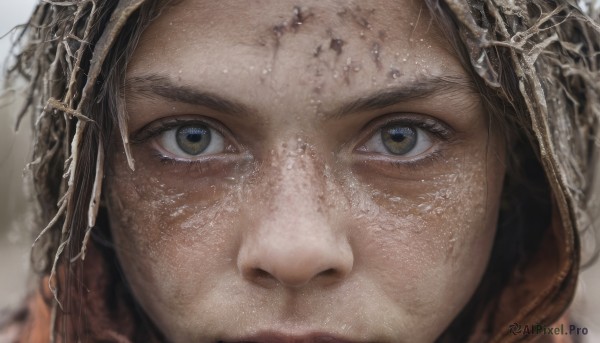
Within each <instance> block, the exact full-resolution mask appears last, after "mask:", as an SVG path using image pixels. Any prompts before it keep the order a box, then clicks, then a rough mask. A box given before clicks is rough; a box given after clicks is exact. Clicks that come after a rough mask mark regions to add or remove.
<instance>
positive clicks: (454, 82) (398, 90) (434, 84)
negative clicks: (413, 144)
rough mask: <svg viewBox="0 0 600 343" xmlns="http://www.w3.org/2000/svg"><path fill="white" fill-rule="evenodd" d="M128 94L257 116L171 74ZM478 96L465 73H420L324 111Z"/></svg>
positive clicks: (130, 83)
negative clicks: (439, 97) (442, 96)
mask: <svg viewBox="0 0 600 343" xmlns="http://www.w3.org/2000/svg"><path fill="white" fill-rule="evenodd" d="M124 88H125V90H126V91H127V94H128V95H130V96H132V97H145V98H150V99H154V98H156V97H157V96H158V97H160V98H163V99H166V100H169V101H174V102H180V103H185V104H190V105H196V106H203V107H206V108H209V109H212V110H215V111H217V112H221V113H226V114H232V115H255V114H256V112H257V111H255V110H253V109H251V108H250V107H248V106H246V105H244V104H242V103H240V102H237V101H234V100H230V99H226V98H224V97H222V96H220V95H218V94H215V93H211V92H207V91H202V90H199V89H196V88H192V87H190V86H186V85H176V84H174V83H173V82H172V81H171V80H170V78H169V77H166V76H161V75H157V74H150V75H142V76H136V77H132V78H129V79H127V80H126V82H125V85H124ZM457 93H460V94H472V95H478V94H479V93H478V92H477V88H476V87H475V84H474V82H473V80H472V79H470V78H468V77H466V76H462V75H444V76H420V77H417V78H416V80H415V81H413V82H407V83H405V84H400V85H395V86H391V87H388V88H384V89H381V90H377V91H375V92H373V93H369V94H366V95H365V96H361V97H359V98H357V99H354V100H351V101H349V102H347V103H345V104H343V105H341V106H339V107H338V108H337V109H336V110H334V111H331V112H328V113H325V114H324V116H323V117H324V118H326V119H330V118H339V117H342V116H345V115H347V114H350V113H358V112H366V111H372V110H377V109H383V108H386V107H389V106H392V105H395V104H399V103H403V102H408V101H411V100H417V99H424V98H428V97H432V96H435V95H439V94H457Z"/></svg>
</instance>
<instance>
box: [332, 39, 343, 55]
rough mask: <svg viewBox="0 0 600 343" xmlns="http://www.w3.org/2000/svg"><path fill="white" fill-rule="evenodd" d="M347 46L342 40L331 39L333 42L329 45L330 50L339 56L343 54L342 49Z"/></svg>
mask: <svg viewBox="0 0 600 343" xmlns="http://www.w3.org/2000/svg"><path fill="white" fill-rule="evenodd" d="M344 44H346V42H344V40H343V39H341V38H331V42H330V43H329V49H331V50H333V51H335V53H336V54H337V55H338V56H339V55H341V54H342V47H343V46H344Z"/></svg>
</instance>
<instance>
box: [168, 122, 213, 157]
mask: <svg viewBox="0 0 600 343" xmlns="http://www.w3.org/2000/svg"><path fill="white" fill-rule="evenodd" d="M157 143H158V144H159V145H160V146H161V147H162V148H163V149H164V150H165V151H166V152H168V153H169V154H170V155H171V156H170V157H174V158H177V159H190V158H193V157H197V156H202V155H210V154H219V153H222V152H224V151H225V140H224V138H223V135H221V133H219V132H218V131H217V130H215V129H213V128H211V127H209V126H207V125H204V124H199V123H193V124H183V125H180V126H177V127H174V128H172V129H168V130H165V131H164V132H162V133H161V134H160V135H159V137H158V140H157Z"/></svg>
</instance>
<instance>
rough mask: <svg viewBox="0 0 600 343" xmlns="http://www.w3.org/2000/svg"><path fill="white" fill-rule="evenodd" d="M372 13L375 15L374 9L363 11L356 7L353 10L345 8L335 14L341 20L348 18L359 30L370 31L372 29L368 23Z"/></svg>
mask: <svg viewBox="0 0 600 343" xmlns="http://www.w3.org/2000/svg"><path fill="white" fill-rule="evenodd" d="M373 13H375V9H374V8H371V9H363V8H361V7H360V6H358V5H357V6H355V7H353V8H348V7H346V8H344V9H343V10H342V11H339V12H337V15H338V16H339V17H340V18H343V19H346V18H349V19H351V20H352V22H353V23H354V24H355V25H357V26H358V27H360V28H361V29H365V30H369V31H370V30H372V29H373V27H372V25H371V22H370V19H371V16H372V15H373Z"/></svg>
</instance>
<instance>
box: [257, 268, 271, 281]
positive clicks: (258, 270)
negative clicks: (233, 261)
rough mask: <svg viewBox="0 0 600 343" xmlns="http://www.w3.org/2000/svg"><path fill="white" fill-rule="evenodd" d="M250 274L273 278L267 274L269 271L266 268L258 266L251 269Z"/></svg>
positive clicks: (259, 277)
mask: <svg viewBox="0 0 600 343" xmlns="http://www.w3.org/2000/svg"><path fill="white" fill-rule="evenodd" d="M252 274H253V275H252V276H253V277H254V278H256V279H270V278H273V276H272V275H271V274H269V272H267V271H266V270H263V269H260V268H256V269H254V270H253V271H252Z"/></svg>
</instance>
